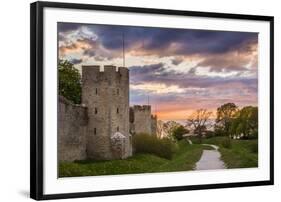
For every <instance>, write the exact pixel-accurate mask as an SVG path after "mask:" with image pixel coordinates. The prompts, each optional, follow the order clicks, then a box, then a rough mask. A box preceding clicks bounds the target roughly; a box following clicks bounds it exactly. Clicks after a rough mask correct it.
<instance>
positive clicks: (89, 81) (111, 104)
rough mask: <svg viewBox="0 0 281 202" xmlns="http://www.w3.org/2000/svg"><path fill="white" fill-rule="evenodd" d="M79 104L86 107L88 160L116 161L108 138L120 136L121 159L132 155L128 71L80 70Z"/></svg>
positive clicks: (120, 68)
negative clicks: (120, 134) (114, 135)
mask: <svg viewBox="0 0 281 202" xmlns="http://www.w3.org/2000/svg"><path fill="white" fill-rule="evenodd" d="M82 103H83V104H85V105H86V106H87V107H88V109H89V110H88V116H89V124H88V128H87V157H88V158H90V159H108V160H110V159H115V154H114V152H115V151H114V150H112V145H111V139H110V138H111V135H112V134H115V133H116V132H121V133H122V134H123V135H124V136H125V137H126V138H125V140H124V154H123V157H122V158H126V157H128V156H131V155H132V144H131V139H130V134H129V70H128V69H127V68H125V67H119V68H118V69H116V67H115V66H104V71H103V72H102V71H100V67H99V66H83V67H82Z"/></svg>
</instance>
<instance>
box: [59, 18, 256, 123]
mask: <svg viewBox="0 0 281 202" xmlns="http://www.w3.org/2000/svg"><path fill="white" fill-rule="evenodd" d="M58 32H59V33H58V37H59V38H58V40H59V56H60V57H65V58H68V59H70V60H71V61H72V62H73V63H75V64H76V65H77V66H76V67H79V65H80V64H81V63H82V62H83V63H87V64H100V65H104V64H114V65H121V63H122V56H123V48H124V49H125V55H126V64H127V65H129V67H128V68H129V70H130V85H131V87H130V104H147V97H148V96H149V98H150V102H151V104H152V106H153V107H152V108H153V109H154V110H155V106H156V105H157V108H158V111H159V113H160V112H161V113H162V114H163V116H164V113H165V117H177V118H179V117H183V116H184V114H185V113H188V112H189V111H191V110H192V109H195V108H202V107H203V108H208V109H216V108H217V107H218V106H219V105H221V104H224V103H226V102H235V103H236V104H238V105H239V106H244V105H249V104H252V105H255V104H257V88H258V78H257V68H258V34H257V33H249V32H228V31H227V32H226V31H211V30H193V29H169V28H152V27H132V26H116V25H88V24H75V23H58ZM123 44H124V46H123ZM72 58H74V59H72ZM160 117H161V116H160Z"/></svg>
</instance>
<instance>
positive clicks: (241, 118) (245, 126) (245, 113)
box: [230, 106, 258, 138]
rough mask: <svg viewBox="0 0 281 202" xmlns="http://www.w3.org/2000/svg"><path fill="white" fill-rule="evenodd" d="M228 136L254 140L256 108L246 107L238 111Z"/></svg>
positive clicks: (256, 124) (256, 126)
mask: <svg viewBox="0 0 281 202" xmlns="http://www.w3.org/2000/svg"><path fill="white" fill-rule="evenodd" d="M230 135H231V136H237V135H238V136H240V135H243V137H244V138H249V137H255V138H256V137H257V136H258V108H257V107H253V106H246V107H243V108H242V109H241V110H240V111H238V112H237V115H236V118H235V119H234V120H233V121H232V124H231V127H230Z"/></svg>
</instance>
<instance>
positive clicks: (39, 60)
mask: <svg viewBox="0 0 281 202" xmlns="http://www.w3.org/2000/svg"><path fill="white" fill-rule="evenodd" d="M46 7H49V8H62V9H63V8H67V9H80V10H93V11H94V10H99V11H117V12H130V13H146V14H164V15H169V16H172V15H177V16H194V17H210V18H224V19H239V20H255V21H267V22H269V23H270V89H268V90H269V91H270V179H269V180H266V181H250V182H239V183H221V184H204V185H189V186H174V187H154V188H143V189H129V190H112V191H94V192H82V193H81V192H80V193H67V194H51V195H45V194H44V193H43V128H44V125H43V104H44V103H43V40H44V39H43V22H44V21H43V18H44V15H43V9H44V8H46ZM30 12H31V13H30V46H31V52H30V62H31V70H30V197H31V198H33V199H36V200H46V199H62V198H77V197H93V196H106V195H122V194H139V193H154V192H171V191H187V190H199V189H215V188H228V187H246V186H260V185H273V184H274V86H273V85H274V80H273V79H274V77H273V75H274V17H272V16H259V15H240V14H228V13H213V12H195V11H183V10H168V9H151V8H135V7H120V6H103V5H89V4H76V3H57V2H35V3H32V4H31V5H30Z"/></svg>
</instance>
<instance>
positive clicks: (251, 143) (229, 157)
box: [202, 137, 258, 168]
mask: <svg viewBox="0 0 281 202" xmlns="http://www.w3.org/2000/svg"><path fill="white" fill-rule="evenodd" d="M226 139H227V137H212V138H208V139H203V141H202V143H204V144H215V145H218V146H219V147H220V148H219V151H220V152H221V155H222V156H221V159H222V160H223V161H224V162H225V164H226V166H227V168H253V167H258V140H257V139H252V140H232V139H231V140H230V145H228V144H225V142H227V141H226Z"/></svg>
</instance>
